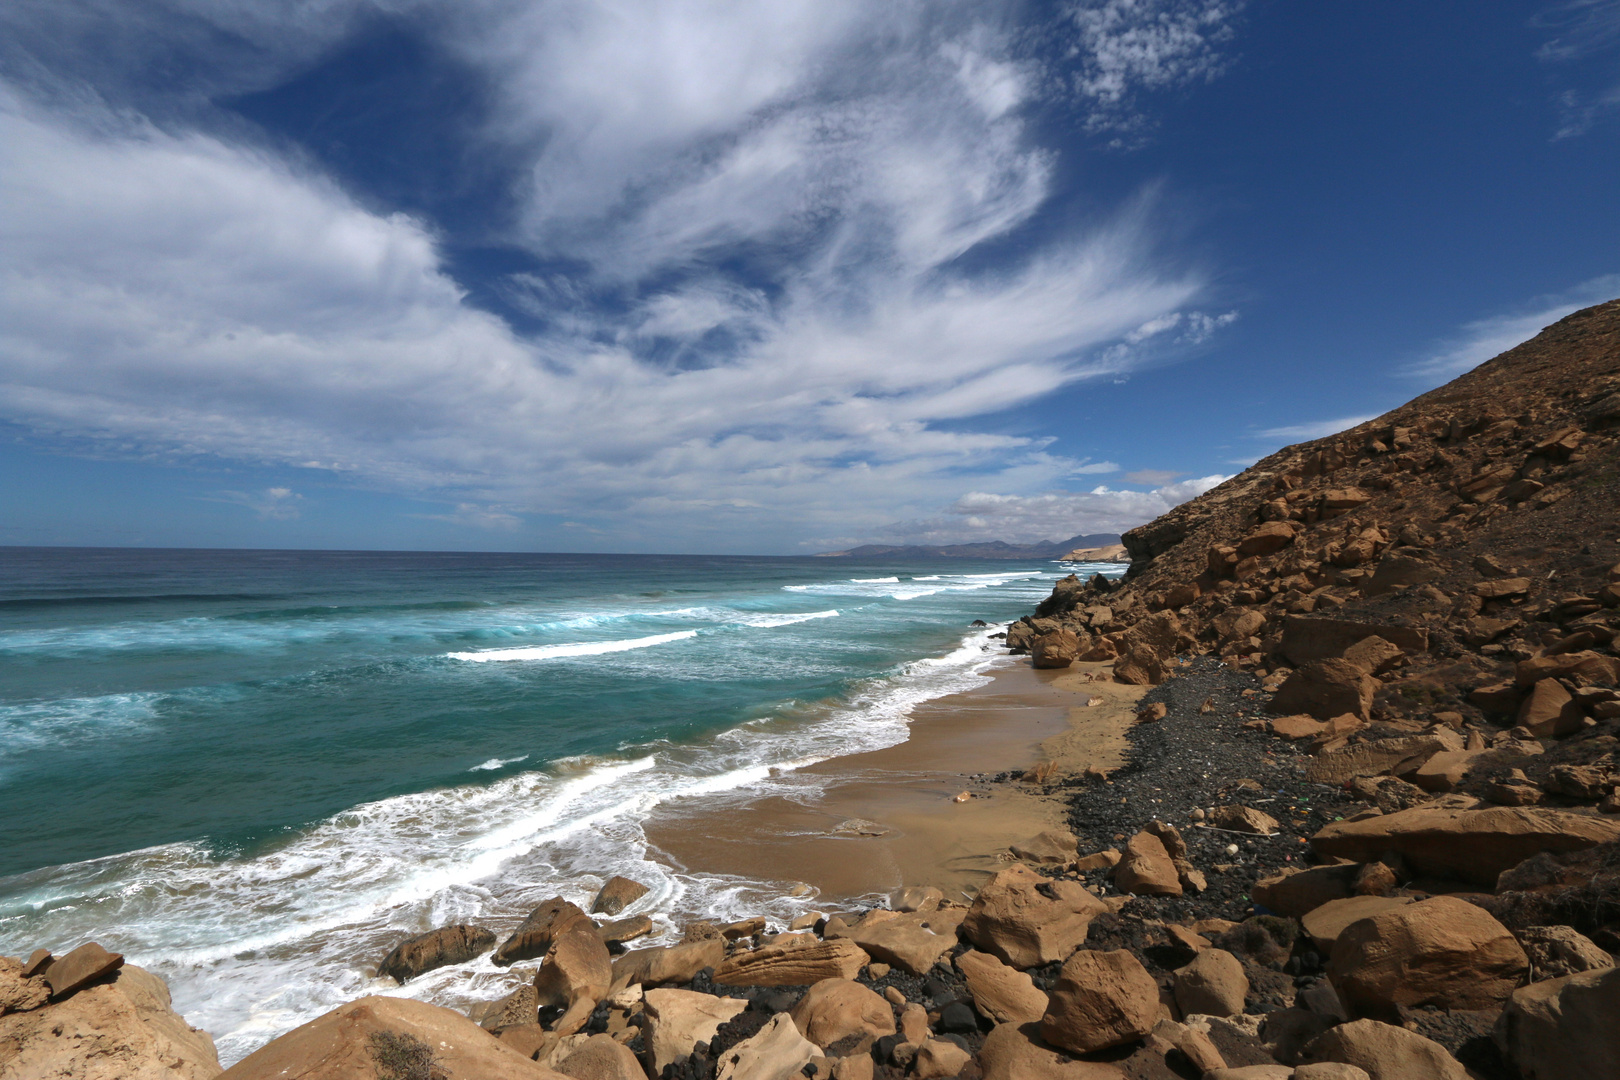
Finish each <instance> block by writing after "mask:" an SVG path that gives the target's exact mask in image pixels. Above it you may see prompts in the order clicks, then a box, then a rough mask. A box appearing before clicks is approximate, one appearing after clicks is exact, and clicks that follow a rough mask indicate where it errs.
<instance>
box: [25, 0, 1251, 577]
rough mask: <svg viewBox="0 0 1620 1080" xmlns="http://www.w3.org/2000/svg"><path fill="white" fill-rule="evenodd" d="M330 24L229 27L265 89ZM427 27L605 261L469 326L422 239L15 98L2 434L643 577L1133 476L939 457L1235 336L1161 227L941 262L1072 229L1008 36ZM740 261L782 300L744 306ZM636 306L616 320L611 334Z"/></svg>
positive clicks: (691, 7) (707, 6)
mask: <svg viewBox="0 0 1620 1080" xmlns="http://www.w3.org/2000/svg"><path fill="white" fill-rule="evenodd" d="M428 6H430V5H416V4H409V3H402V4H401V5H400V9H401V10H405V11H412V10H416V9H417V8H419V7H428ZM218 7H219V8H220V10H222V11H223V10H227V9H228V10H230V11H233V12H235V11H236V9H234V8H230V5H228V4H221V5H218ZM1150 8H1151V11H1148V12H1147V14H1146V15H1145V16H1144V17H1149V16H1152V13H1153V12H1157V11H1158V10H1159V9H1158V8H1157V7H1153V6H1152V5H1150ZM212 9H213V5H210V6H208V7H205V8H200V9H192V10H190V11H189V12H186V15H187V17H188V18H193V19H204V20H206V18H208V17H209V15H208V12H209V11H211V10H212ZM41 10H43V9H41ZM343 10H346V9H345V5H343V4H341V3H333V4H328V5H324V6H323V7H322V11H323V12H325V15H324V16H323V18H322V19H321V20H315V21H314V22H312V23H311V25H312V26H315V25H316V24H318V27H317V29H319V30H320V32H319V33H317V32H316V31H315V30H300V31H297V32H294V31H290V30H288V31H286V32H285V33H284V34H283V37H284V38H285V41H282V40H281V39H280V38H278V37H277V33H279V32H280V31H277V30H275V28H273V27H265V26H258V25H256V24H253V20H252V19H250V18H248V17H247V16H244V15H241V14H240V12H237V14H236V15H234V16H233V18H234V19H235V22H230V23H229V24H228V26H227V28H230V27H239V25H247V26H249V27H250V29H251V32H252V33H255V34H258V35H259V36H260V37H262V38H263V39H264V41H265V48H264V52H265V55H266V57H268V58H267V59H264V60H263V63H262V64H261V65H260V67H261V68H262V69H263V70H262V71H260V73H259V74H258V75H256V76H255V77H256V78H259V79H261V80H262V79H268V78H270V77H271V76H270V75H268V74H264V72H269V71H273V70H279V69H277V68H276V64H277V63H282V64H291V63H292V59H289V58H296V57H301V56H307V55H310V54H312V53H313V52H314V51H316V49H315V44H314V42H315V41H316V40H317V39H320V38H321V37H322V35H323V34H324V35H326V37H328V38H330V37H332V36H333V35H336V34H337V33H338V32H339V31H340V30H341V28H342V27H344V26H346V25H347V21H346V18H347V17H346V16H344V15H343ZM952 10H953V11H954V9H952ZM435 11H436V15H435V17H436V18H438V19H440V20H441V21H442V22H443V23H444V25H445V26H446V31H445V33H446V39H447V40H449V41H450V42H452V44H453V45H454V47H455V48H456V49H457V50H459V52H460V53H461V54H462V55H463V56H464V58H466V59H467V60H468V62H471V63H475V64H477V65H478V66H479V68H480V70H482V71H483V72H485V73H486V74H487V75H488V76H489V77H490V79H491V80H492V84H493V85H494V86H495V87H496V88H497V90H498V91H499V94H500V99H499V107H498V108H497V111H496V114H495V116H494V117H493V118H492V119H491V120H490V122H489V124H488V128H489V130H488V131H487V132H485V133H484V134H485V137H487V138H489V139H491V140H494V141H497V142H500V143H502V144H503V145H505V146H507V147H509V148H516V149H515V150H514V152H518V151H521V150H522V149H523V148H525V147H532V148H533V149H532V151H530V152H532V155H533V156H532V159H531V166H530V169H529V174H528V175H529V177H530V183H529V184H528V186H527V187H526V188H525V189H524V190H523V191H521V192H519V195H520V196H521V197H522V198H521V205H522V208H523V212H522V216H521V222H520V231H519V232H518V233H517V234H516V235H514V236H511V237H508V238H507V239H509V240H511V241H514V242H518V243H522V244H526V245H528V246H530V247H531V248H533V249H534V250H535V251H536V252H538V253H542V254H554V255H559V256H563V257H565V258H566V259H568V260H569V261H570V262H571V263H573V264H575V265H581V266H583V267H585V269H583V270H581V271H579V272H578V273H575V274H572V275H570V276H566V277H562V276H549V277H537V276H533V275H530V276H526V277H519V278H513V279H511V280H509V281H508V282H507V283H506V287H507V289H508V295H509V296H510V297H512V298H513V299H514V300H517V301H521V302H522V303H524V304H526V305H527V306H528V307H529V309H530V310H531V311H533V312H534V313H535V314H537V315H540V316H541V317H543V318H544V319H545V321H546V322H547V324H548V326H549V327H550V329H548V330H547V331H546V332H545V333H544V334H543V335H541V336H539V337H536V338H523V337H520V336H518V335H516V334H515V333H514V332H513V331H512V330H511V328H510V327H509V326H507V325H506V324H505V323H504V322H502V321H501V320H499V319H498V318H495V317H494V316H491V315H489V314H487V313H485V312H482V311H479V310H477V309H475V308H473V307H470V306H469V305H467V304H466V303H465V302H464V297H463V292H462V289H461V287H460V286H459V285H458V284H457V283H456V282H455V281H454V280H452V278H451V277H450V276H449V274H448V273H447V272H446V270H445V268H444V266H443V264H442V263H441V259H440V255H439V252H438V247H437V238H436V237H435V235H434V232H433V229H432V227H431V225H430V224H429V223H425V222H421V221H417V220H413V219H411V218H408V217H403V216H398V215H395V216H383V215H379V214H377V213H374V212H371V211H369V210H367V209H365V208H364V207H363V206H362V205H361V204H360V203H359V202H358V201H357V200H356V199H355V198H354V197H352V196H351V195H350V194H349V193H347V192H345V191H343V190H341V189H340V188H339V187H338V186H336V185H335V184H334V183H332V182H331V181H330V180H328V179H326V178H324V177H323V176H321V175H319V174H318V173H316V172H314V171H312V170H311V169H310V168H309V167H308V166H305V165H298V164H293V163H289V162H288V161H286V160H283V159H281V158H279V157H277V156H275V155H274V154H272V153H270V152H267V151H265V150H263V149H255V148H251V147H245V146H243V145H241V144H240V143H239V142H237V141H235V139H234V138H230V137H226V136H222V135H220V134H219V133H218V132H217V131H216V132H215V133H213V134H210V133H207V132H205V131H203V130H201V129H200V128H198V127H197V126H196V125H194V124H190V123H186V122H181V121H176V120H174V119H173V118H172V117H171V118H169V119H168V120H167V121H166V122H165V123H164V124H163V125H162V126H158V125H156V124H152V123H148V122H146V121H144V120H143V119H141V117H140V115H139V113H138V112H135V111H133V110H132V109H131V108H130V107H127V106H122V107H120V108H117V109H104V108H100V107H97V106H94V105H89V104H85V101H86V100H87V99H86V98H82V97H81V98H78V99H74V100H75V101H76V102H77V103H76V104H74V105H72V106H71V107H69V106H66V105H63V104H62V101H64V100H67V99H63V98H60V97H52V98H50V99H49V100H50V101H51V102H53V104H50V105H46V104H42V103H41V101H43V100H45V99H41V98H37V97H36V98H32V99H29V98H25V97H23V96H20V95H19V94H15V93H11V94H4V95H0V417H3V418H4V419H7V420H10V421H12V422H15V423H19V424H22V425H25V426H26V427H29V428H31V429H32V430H33V431H35V432H36V433H38V434H39V435H40V436H41V437H44V438H49V439H52V440H58V441H60V442H62V443H65V444H68V445H72V444H74V443H76V442H89V443H93V444H95V445H96V446H97V447H98V449H99V450H100V451H101V452H106V451H108V450H109V449H112V450H114V451H115V452H121V453H122V452H128V453H137V454H141V455H162V456H167V457H170V458H174V459H185V458H192V457H198V456H204V457H207V456H213V457H219V458H225V459H231V460H240V461H249V462H254V463H262V464H271V465H291V466H299V467H307V468H318V469H321V470H323V471H327V472H330V473H333V474H337V475H340V476H342V477H343V478H344V479H345V481H346V482H352V483H360V484H367V485H371V486H374V487H379V488H384V489H389V490H397V491H403V492H409V493H414V494H420V495H426V496H429V497H432V498H437V499H441V500H443V501H444V502H445V503H446V504H447V505H449V506H454V507H456V510H455V511H454V512H451V513H447V514H446V515H442V516H444V517H447V518H450V519H454V520H456V521H458V522H464V523H470V524H474V525H481V526H483V527H491V526H493V527H505V526H507V525H509V524H510V522H509V521H508V520H507V519H508V518H512V519H517V518H519V517H521V516H522V515H528V514H559V515H568V516H570V517H574V518H576V519H577V518H586V519H588V520H591V521H594V522H598V523H602V522H607V521H611V522H613V523H614V524H612V525H605V526H604V527H605V528H609V529H610V530H613V529H616V530H617V532H616V533H615V536H616V537H617V539H618V542H619V543H621V544H622V543H624V542H625V538H627V537H628V538H632V539H634V538H636V537H639V536H653V537H655V538H656V539H655V540H654V541H652V542H664V543H670V542H680V543H690V542H692V538H694V537H713V536H717V535H738V531H739V530H740V529H747V530H750V531H751V533H752V535H753V536H754V537H757V538H758V542H759V543H761V544H763V545H770V544H773V543H776V544H780V543H786V542H790V541H791V539H796V538H797V536H801V535H804V533H805V532H807V531H818V530H823V531H824V530H825V529H827V528H828V527H829V526H835V527H841V528H843V529H850V528H869V527H873V526H876V525H877V524H879V523H881V522H882V521H885V520H892V518H893V517H895V516H897V515H905V514H911V515H917V514H921V513H928V512H932V510H933V508H937V507H938V506H940V505H944V504H946V503H949V502H951V500H953V499H955V498H956V497H957V496H958V495H959V494H960V492H961V490H962V487H963V486H966V485H968V484H974V483H977V484H994V485H995V486H996V487H997V488H999V489H1001V490H1011V491H1018V490H1026V491H1027V490H1042V489H1044V488H1048V487H1050V486H1052V485H1053V484H1056V483H1058V482H1061V480H1062V479H1063V478H1064V477H1066V476H1071V475H1074V474H1076V473H1089V472H1100V471H1103V470H1104V468H1105V467H1106V469H1107V471H1115V470H1117V468H1118V466H1117V465H1115V464H1114V463H1111V462H1101V463H1088V462H1084V461H1074V460H1072V459H1067V458H1064V457H1061V456H1058V455H1053V454H1051V453H1049V452H1047V451H1046V450H1045V449H1044V445H1045V444H1044V443H1043V442H1042V441H1041V440H1038V439H1031V438H1023V437H1014V436H1005V435H994V434H984V433H976V432H972V431H963V430H954V429H953V430H942V429H940V428H939V427H936V426H934V425H935V424H936V423H937V422H939V421H944V420H955V421H960V420H963V419H966V418H971V417H974V416H978V415H982V414H985V413H989V412H993V411H996V410H1000V409H1005V408H1009V407H1012V406H1015V405H1018V404H1022V403H1025V402H1028V401H1030V400H1033V399H1034V398H1036V397H1039V396H1041V395H1043V394H1046V393H1049V392H1051V391H1053V390H1055V389H1057V388H1059V387H1062V386H1064V385H1066V384H1068V383H1071V382H1073V381H1075V380H1078V379H1083V378H1088V377H1093V376H1097V375H1102V374H1110V373H1117V372H1122V371H1127V370H1129V369H1130V368H1132V367H1133V366H1136V365H1138V364H1140V363H1142V362H1144V361H1145V360H1147V359H1149V358H1151V357H1152V356H1156V355H1157V354H1158V351H1162V349H1163V348H1164V347H1166V343H1170V342H1175V343H1186V342H1193V341H1196V340H1201V338H1202V337H1203V336H1207V334H1208V333H1210V332H1212V331H1213V330H1214V329H1215V328H1217V327H1218V326H1219V325H1222V324H1224V322H1227V321H1230V318H1231V317H1232V316H1230V315H1222V316H1209V315H1204V314H1201V313H1199V312H1196V311H1193V310H1190V309H1189V304H1191V303H1193V302H1195V301H1196V300H1197V299H1198V297H1199V296H1200V295H1201V292H1202V288H1203V286H1202V282H1201V281H1200V279H1199V278H1198V277H1197V276H1195V275H1192V274H1187V273H1179V272H1176V271H1174V270H1166V269H1164V268H1163V264H1162V262H1161V261H1160V260H1158V259H1157V258H1156V257H1155V255H1154V247H1155V236H1154V229H1153V227H1152V225H1151V214H1152V204H1151V201H1148V200H1144V201H1141V202H1139V203H1138V204H1136V205H1133V206H1131V207H1128V208H1126V209H1125V210H1123V211H1122V212H1120V213H1119V214H1118V215H1117V216H1116V217H1115V218H1114V219H1113V220H1112V221H1108V222H1104V223H1101V224H1098V225H1095V226H1094V227H1092V228H1091V229H1090V230H1089V231H1083V232H1071V233H1068V234H1064V235H1052V236H1048V237H1046V238H1045V239H1044V242H1043V243H1042V245H1041V246H1039V247H1038V248H1037V249H1035V250H1034V251H1033V253H1032V254H1030V255H1029V256H1028V257H1027V258H1026V259H1025V260H1024V261H1023V262H1022V263H1019V264H1014V265H1007V266H1003V267H1002V268H1001V269H999V270H995V271H983V270H981V271H976V272H973V273H969V272H967V271H965V270H962V269H959V268H958V267H957V266H956V263H955V260H956V259H957V258H958V256H960V255H961V254H962V253H964V252H966V251H968V250H971V249H973V248H974V247H975V246H976V245H979V244H981V243H982V242H983V241H985V240H987V239H993V238H998V237H1003V236H1006V235H1007V234H1008V233H1009V231H1010V230H1013V229H1015V228H1017V227H1019V226H1020V225H1022V224H1024V223H1026V222H1027V221H1028V220H1029V219H1030V217H1031V215H1032V214H1033V213H1034V211H1035V210H1036V209H1037V208H1038V207H1039V206H1041V205H1042V204H1043V202H1044V201H1045V200H1046V199H1047V198H1048V197H1049V196H1050V189H1049V184H1050V171H1051V160H1050V155H1049V154H1048V153H1047V152H1046V151H1044V150H1043V149H1041V148H1040V147H1039V146H1037V145H1035V144H1034V143H1033V142H1032V139H1031V134H1030V132H1029V131H1028V130H1026V128H1025V126H1024V122H1023V120H1022V118H1021V115H1020V106H1021V104H1022V103H1023V102H1024V101H1025V100H1026V99H1027V97H1028V95H1029V94H1031V93H1032V92H1033V91H1032V89H1031V87H1032V86H1034V85H1035V83H1036V80H1035V79H1034V77H1033V75H1032V73H1031V72H1030V71H1029V70H1028V69H1027V67H1026V66H1025V65H1024V63H1023V62H1022V61H1019V60H1018V59H1017V58H1016V57H1014V56H1013V55H1012V53H1011V51H1010V48H1009V46H1008V44H1007V35H1006V33H1005V32H1004V30H1003V29H1002V28H1001V27H999V26H998V25H997V24H995V23H994V22H993V21H986V20H983V19H980V20H977V21H975V20H973V19H964V18H961V17H959V16H960V13H959V12H957V13H956V14H955V15H953V16H952V17H951V18H946V17H945V15H943V14H941V12H940V10H938V9H935V8H933V7H931V6H930V5H926V4H918V5H900V6H894V7H883V8H873V7H872V6H870V5H856V4H853V3H842V4H841V3H831V4H828V3H814V4H812V3H809V2H808V0H795V2H784V3H781V4H775V5H759V4H752V5H741V6H737V7H735V8H733V7H729V6H726V5H716V4H714V3H709V2H701V3H700V2H696V0H693V2H690V3H687V2H681V3H669V4H663V5H658V6H657V7H656V8H648V7H646V6H645V5H632V4H627V3H620V4H582V3H578V2H573V0H569V2H563V0H554V2H553V0H534V2H519V0H503V2H495V0H491V2H488V3H481V4H470V5H464V6H460V7H457V8H454V9H440V8H436V9H435ZM131 17H132V18H133V16H131ZM1152 17H1156V16H1152ZM266 18H268V17H266ZM244 20H245V22H244ZM181 21H184V20H181ZM148 31H150V28H148ZM244 32H245V31H244ZM878 43H881V46H880V45H879V44H878ZM136 44H137V43H136V42H134V40H133V36H132V44H131V48H134V47H135V45H136ZM273 46H274V47H273ZM276 48H282V52H283V53H284V56H283V58H282V59H281V60H276V59H275V56H274V55H272V54H275V50H276ZM277 55H280V54H277ZM1131 70H1133V71H1134V70H1137V69H1134V68H1133V69H1131ZM1141 70H1142V71H1143V72H1147V71H1148V69H1147V68H1143V69H1141ZM1155 70H1156V69H1155ZM218 77H219V78H221V79H223V78H225V76H224V75H219V76H218ZM1124 77H1125V78H1127V80H1129V79H1130V78H1137V77H1138V76H1136V75H1126V76H1124ZM1140 77H1141V78H1142V79H1144V80H1148V81H1150V82H1151V81H1153V80H1158V79H1159V78H1160V76H1159V75H1156V74H1142V75H1140ZM717 249H724V250H728V251H739V250H746V251H749V252H751V253H753V254H754V255H755V256H758V259H757V260H756V261H757V262H759V264H760V265H762V266H765V267H767V268H768V269H767V270H766V271H765V275H766V278H765V279H764V280H751V279H740V278H738V277H736V276H734V275H728V274H727V273H725V272H724V271H723V270H722V269H719V268H718V267H717V264H711V263H710V262H708V261H706V260H708V258H709V255H710V254H711V253H712V252H713V251H715V250H717ZM706 267H707V269H706ZM615 289H617V290H620V291H619V292H618V293H616V294H615V295H616V296H619V297H621V298H622V297H624V296H629V297H632V298H633V299H632V301H631V302H630V306H629V309H628V310H624V309H623V308H620V309H617V310H607V309H604V308H602V307H600V306H597V305H595V304H594V303H593V301H592V297H593V295H595V294H596V293H599V292H601V291H602V290H615ZM716 332H722V333H724V334H725V335H726V337H727V340H728V342H729V345H728V346H727V347H726V348H725V349H719V350H716V349H712V348H710V347H709V346H707V345H705V344H704V341H705V335H710V334H713V333H716ZM661 342H662V343H671V342H672V343H674V346H673V347H674V348H675V350H676V353H675V355H676V358H677V359H676V361H675V362H670V361H669V360H668V358H667V353H665V352H660V351H659V350H657V349H654V348H653V346H654V345H655V344H657V343H661ZM957 427H959V425H953V428H957ZM1125 494H1128V493H1125Z"/></svg>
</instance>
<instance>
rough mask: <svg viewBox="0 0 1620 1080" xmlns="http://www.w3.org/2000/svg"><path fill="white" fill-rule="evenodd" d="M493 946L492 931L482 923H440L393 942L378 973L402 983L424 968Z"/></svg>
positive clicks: (466, 957)
mask: <svg viewBox="0 0 1620 1080" xmlns="http://www.w3.org/2000/svg"><path fill="white" fill-rule="evenodd" d="M494 947H495V935H494V934H492V933H490V932H489V931H488V930H485V929H484V928H483V927H481V926H463V925H457V926H441V927H440V928H439V929H437V930H429V931H428V932H427V933H425V934H418V935H416V936H415V937H412V938H406V939H405V940H404V941H402V942H400V943H399V944H398V945H395V946H394V948H393V951H392V952H390V953H389V954H388V955H387V956H385V957H383V962H382V963H381V964H379V965H377V974H378V975H380V976H383V977H385V978H392V979H393V980H394V981H395V982H398V983H404V982H406V981H407V980H409V979H414V978H416V977H417V976H418V975H420V974H422V973H423V972H425V971H432V970H433V969H434V968H441V967H445V966H447V965H449V964H465V963H466V962H467V961H468V960H471V959H473V958H474V957H477V956H481V955H482V954H484V953H486V952H488V951H489V950H490V949H492V948H494Z"/></svg>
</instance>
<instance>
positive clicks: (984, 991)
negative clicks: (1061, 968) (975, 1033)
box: [956, 949, 1049, 1024]
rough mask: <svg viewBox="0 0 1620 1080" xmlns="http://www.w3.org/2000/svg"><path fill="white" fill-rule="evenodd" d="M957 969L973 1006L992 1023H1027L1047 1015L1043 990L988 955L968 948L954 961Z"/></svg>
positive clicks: (1022, 974)
mask: <svg viewBox="0 0 1620 1080" xmlns="http://www.w3.org/2000/svg"><path fill="white" fill-rule="evenodd" d="M956 970H957V971H960V972H961V973H962V979H963V981H964V982H966V983H967V987H968V992H969V993H971V994H972V995H973V1007H974V1008H976V1009H978V1010H979V1014H980V1015H981V1016H983V1017H984V1018H985V1019H986V1020H989V1021H991V1022H992V1023H996V1024H1027V1023H1030V1022H1031V1021H1034V1020H1039V1019H1040V1018H1041V1017H1042V1016H1044V1015H1045V1014H1046V1007H1047V1005H1048V1004H1049V1001H1048V999H1047V996H1046V991H1044V990H1041V989H1039V988H1038V987H1036V985H1035V981H1034V980H1033V979H1031V978H1030V977H1029V976H1028V975H1026V974H1024V973H1023V972H1022V971H1019V970H1018V969H1017V968H1013V967H1009V966H1008V965H1006V964H1004V963H1002V962H1001V961H1000V960H998V959H996V958H995V957H994V956H991V955H990V954H989V953H982V952H976V951H974V950H971V949H970V950H968V951H967V952H965V953H962V954H961V955H960V956H958V957H957V958H956Z"/></svg>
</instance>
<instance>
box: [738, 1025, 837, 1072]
mask: <svg viewBox="0 0 1620 1080" xmlns="http://www.w3.org/2000/svg"><path fill="white" fill-rule="evenodd" d="M820 1056H821V1055H820V1050H819V1048H818V1047H817V1046H816V1044H815V1043H813V1042H811V1041H810V1040H808V1039H806V1038H805V1037H804V1036H803V1035H800V1034H799V1029H798V1028H797V1027H795V1026H794V1025H793V1020H792V1018H791V1017H789V1016H788V1014H787V1013H777V1014H776V1015H775V1016H773V1017H771V1019H770V1021H769V1022H768V1023H766V1025H765V1026H764V1027H762V1028H760V1029H759V1031H758V1032H757V1033H756V1034H754V1035H752V1036H750V1037H749V1038H747V1039H744V1040H743V1041H742V1042H740V1043H738V1044H737V1045H736V1046H733V1047H732V1048H731V1049H730V1050H727V1051H726V1052H725V1053H723V1054H722V1055H721V1056H720V1061H719V1066H720V1070H719V1072H718V1074H717V1075H716V1080H798V1078H799V1077H801V1076H802V1075H803V1073H802V1071H801V1070H803V1068H804V1067H805V1065H807V1064H809V1062H810V1059H811V1058H814V1057H820Z"/></svg>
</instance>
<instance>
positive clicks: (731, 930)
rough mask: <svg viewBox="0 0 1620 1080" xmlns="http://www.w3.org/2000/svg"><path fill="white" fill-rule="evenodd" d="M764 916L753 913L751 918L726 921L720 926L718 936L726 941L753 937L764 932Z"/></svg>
mask: <svg viewBox="0 0 1620 1080" xmlns="http://www.w3.org/2000/svg"><path fill="white" fill-rule="evenodd" d="M766 925H767V924H766V922H765V916H763V915H755V916H754V917H753V918H752V919H738V920H737V921H736V922H734V923H727V924H726V925H725V926H722V927H721V928H720V936H721V937H723V938H725V939H726V940H727V941H741V940H742V939H743V938H751V937H755V936H757V935H759V934H763V933H764V932H765V927H766Z"/></svg>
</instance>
